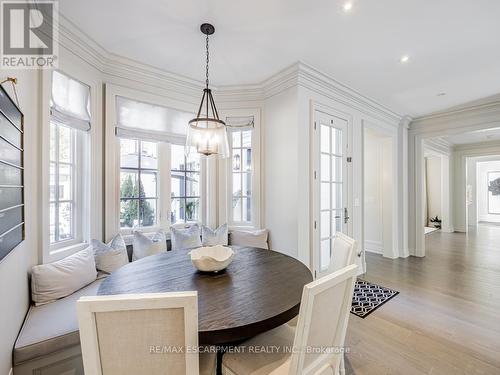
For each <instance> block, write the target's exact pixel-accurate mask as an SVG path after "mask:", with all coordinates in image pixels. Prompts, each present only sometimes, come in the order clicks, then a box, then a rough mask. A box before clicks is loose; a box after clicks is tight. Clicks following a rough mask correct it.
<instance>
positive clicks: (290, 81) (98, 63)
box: [59, 15, 402, 126]
mask: <svg viewBox="0 0 500 375" xmlns="http://www.w3.org/2000/svg"><path fill="white" fill-rule="evenodd" d="M59 39H60V44H61V46H62V47H63V48H65V49H67V50H68V51H70V52H71V53H73V54H75V55H76V56H78V57H80V58H81V59H82V60H84V61H85V62H87V63H88V64H90V65H91V66H93V67H94V68H96V69H97V70H99V71H100V72H101V73H103V74H104V75H108V76H113V77H118V78H125V79H128V80H130V81H135V82H138V83H141V84H147V85H150V86H153V87H156V88H160V89H163V90H172V91H173V92H176V93H179V94H183V95H186V96H188V97H192V98H193V99H196V100H197V99H199V96H200V90H202V89H203V87H204V83H203V82H202V81H197V80H194V79H191V78H188V77H184V76H181V75H178V74H175V73H172V72H168V71H166V70H162V69H159V68H156V67H153V66H151V65H147V64H143V63H140V62H138V61H135V60H132V59H128V58H126V57H123V56H118V55H116V54H113V53H110V52H108V51H107V50H106V49H104V48H103V47H102V46H101V45H99V44H98V43H97V42H96V41H94V40H93V39H92V38H90V37H89V36H88V35H87V34H85V33H84V32H83V31H82V30H80V29H79V28H78V27H77V26H76V25H75V24H73V23H72V22H71V21H70V20H68V19H67V18H66V17H64V15H60V22H59ZM104 81H105V79H104ZM296 86H301V87H305V88H307V89H309V90H312V91H314V92H317V93H319V94H321V95H323V96H326V97H328V98H331V99H333V100H335V101H337V102H340V103H343V104H345V105H347V106H350V107H353V108H355V109H357V110H359V111H361V112H363V113H366V114H368V115H370V116H372V117H375V118H378V119H380V120H383V121H388V122H389V123H391V124H393V125H396V126H397V125H399V124H400V122H401V120H402V116H401V115H399V114H397V113H395V112H393V111H392V110H390V109H389V108H387V107H385V106H383V105H382V104H380V103H377V102H376V101H374V100H372V99H370V98H368V97H366V96H364V95H362V94H361V93H359V92H357V91H356V90H354V89H352V88H350V87H349V86H347V85H344V84H342V83H340V82H338V81H336V80H335V79H333V78H332V77H330V76H328V75H327V74H325V73H323V72H321V71H319V70H317V69H315V68H313V67H312V66H310V65H307V64H305V63H303V62H296V63H294V64H292V65H290V66H289V67H287V68H285V69H283V70H281V71H279V72H277V73H276V74H274V75H272V76H271V77H269V78H268V79H266V80H264V81H263V82H260V83H256V84H251V85H239V86H236V85H235V86H214V87H213V90H214V94H215V95H216V96H217V100H218V101H219V102H221V103H231V102H242V101H245V102H262V101H263V100H265V99H267V98H270V97H272V96H274V95H276V94H278V93H280V92H282V91H284V90H287V89H289V88H292V87H296Z"/></svg>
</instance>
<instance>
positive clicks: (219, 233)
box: [201, 224, 228, 246]
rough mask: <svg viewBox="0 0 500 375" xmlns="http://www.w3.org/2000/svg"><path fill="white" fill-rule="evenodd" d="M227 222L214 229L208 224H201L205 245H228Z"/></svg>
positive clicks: (202, 238)
mask: <svg viewBox="0 0 500 375" xmlns="http://www.w3.org/2000/svg"><path fill="white" fill-rule="evenodd" d="M227 234H228V231H227V224H223V225H221V226H220V227H219V228H217V229H216V230H212V229H210V228H209V227H207V226H206V225H202V226H201V243H202V245H203V246H215V245H222V246H227Z"/></svg>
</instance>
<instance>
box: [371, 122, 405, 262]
mask: <svg viewBox="0 0 500 375" xmlns="http://www.w3.org/2000/svg"><path fill="white" fill-rule="evenodd" d="M396 160H397V156H396V139H395V137H394V136H393V135H392V134H388V133H386V132H384V131H381V130H377V129H376V128H373V127H369V126H367V125H366V124H365V126H364V127H363V246H364V249H365V251H368V252H372V253H377V254H381V255H383V256H384V257H388V258H397V257H398V256H399V251H398V240H397V238H398V235H397V211H396V207H397V201H395V199H396V197H397V181H396V169H395V167H396V166H395V161H396Z"/></svg>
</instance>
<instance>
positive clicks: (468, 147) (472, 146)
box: [453, 140, 500, 152]
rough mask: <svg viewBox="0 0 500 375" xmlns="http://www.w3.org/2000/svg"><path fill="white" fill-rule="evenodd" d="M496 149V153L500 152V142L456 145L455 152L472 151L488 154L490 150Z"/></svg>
mask: <svg viewBox="0 0 500 375" xmlns="http://www.w3.org/2000/svg"><path fill="white" fill-rule="evenodd" d="M492 148H493V149H496V150H495V151H500V141H499V140H495V141H485V142H476V143H467V144H463V145H454V146H453V151H471V150H481V151H484V152H488V151H489V150H488V149H492Z"/></svg>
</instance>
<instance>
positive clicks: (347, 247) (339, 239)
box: [328, 232, 358, 272]
mask: <svg viewBox="0 0 500 375" xmlns="http://www.w3.org/2000/svg"><path fill="white" fill-rule="evenodd" d="M357 248H358V242H357V241H356V240H355V239H353V238H351V237H349V236H347V235H345V234H344V233H341V232H337V233H335V239H334V240H333V249H332V257H331V259H330V264H329V265H328V272H334V271H338V270H340V269H342V268H344V267H347V266H349V265H351V264H355V263H356V258H357V256H358V254H357V252H356V250H357Z"/></svg>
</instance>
